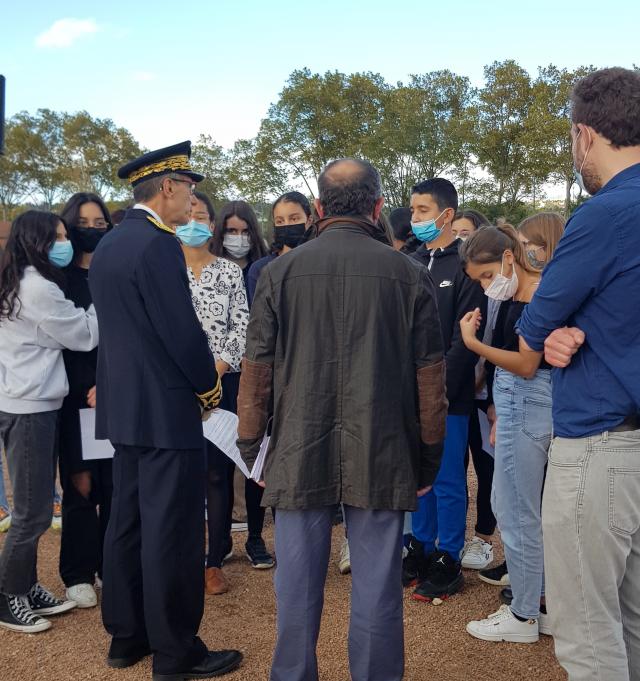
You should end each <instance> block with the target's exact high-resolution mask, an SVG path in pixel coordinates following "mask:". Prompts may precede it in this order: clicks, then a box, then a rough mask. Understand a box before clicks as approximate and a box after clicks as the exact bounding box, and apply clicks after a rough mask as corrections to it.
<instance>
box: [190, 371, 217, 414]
mask: <svg viewBox="0 0 640 681" xmlns="http://www.w3.org/2000/svg"><path fill="white" fill-rule="evenodd" d="M196 397H197V398H198V399H199V400H200V406H201V407H202V408H203V409H204V410H205V411H211V410H212V409H215V408H216V407H217V406H218V405H219V404H220V400H221V399H222V384H221V383H220V376H218V382H217V383H216V387H215V388H213V390H209V392H206V393H200V394H198V393H196Z"/></svg>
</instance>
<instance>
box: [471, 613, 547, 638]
mask: <svg viewBox="0 0 640 681" xmlns="http://www.w3.org/2000/svg"><path fill="white" fill-rule="evenodd" d="M467 632H468V633H469V634H471V636H474V637H475V638H479V639H481V640H482V641H509V642H510V643H536V641H537V640H538V638H539V636H538V620H526V621H525V622H522V621H521V620H519V619H518V618H517V617H516V616H515V615H514V614H513V613H512V612H511V608H510V607H509V606H508V605H501V606H500V610H498V612H494V613H493V614H492V615H489V617H487V618H486V619H484V620H477V621H474V622H469V624H467Z"/></svg>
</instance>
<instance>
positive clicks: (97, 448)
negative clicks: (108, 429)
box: [80, 409, 114, 461]
mask: <svg viewBox="0 0 640 681" xmlns="http://www.w3.org/2000/svg"><path fill="white" fill-rule="evenodd" d="M80 436H81V439H82V458H83V459H84V460H85V461H92V460H94V459H113V455H114V450H113V445H112V444H111V442H109V440H96V410H95V409H81V410H80Z"/></svg>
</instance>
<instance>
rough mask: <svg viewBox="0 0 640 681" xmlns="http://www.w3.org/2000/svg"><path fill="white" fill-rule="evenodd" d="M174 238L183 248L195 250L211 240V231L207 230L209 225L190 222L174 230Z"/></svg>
mask: <svg viewBox="0 0 640 681" xmlns="http://www.w3.org/2000/svg"><path fill="white" fill-rule="evenodd" d="M176 236H177V237H178V239H180V241H182V243H183V244H184V245H185V246H192V247H193V248H197V247H198V246H202V245H203V244H206V243H207V241H209V239H210V238H211V230H210V229H209V225H205V224H204V223H203V222H196V221H195V220H191V222H187V224H186V225H181V226H180V227H178V229H176Z"/></svg>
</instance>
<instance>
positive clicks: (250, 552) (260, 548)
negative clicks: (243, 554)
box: [244, 537, 275, 570]
mask: <svg viewBox="0 0 640 681" xmlns="http://www.w3.org/2000/svg"><path fill="white" fill-rule="evenodd" d="M244 548H245V549H246V551H247V558H248V559H249V562H250V563H251V566H252V567H254V568H256V569H257V570H270V569H271V568H272V567H273V566H274V565H275V561H274V560H273V556H272V555H271V554H270V553H269V552H268V551H267V547H266V546H265V544H264V540H263V539H262V537H249V539H248V540H247V543H246V544H245V545H244Z"/></svg>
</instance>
